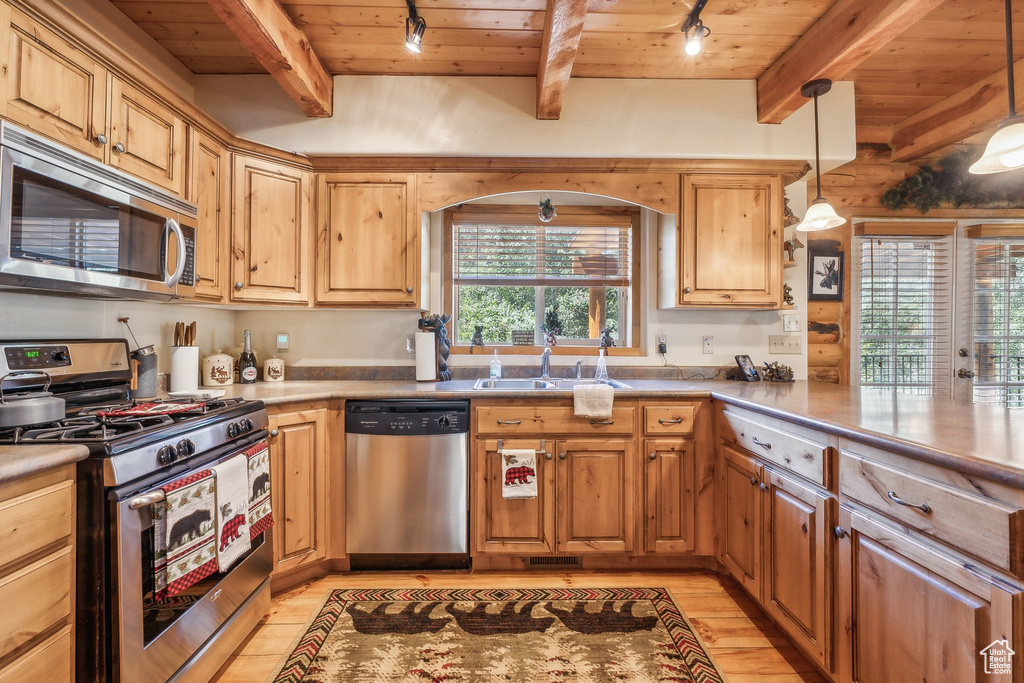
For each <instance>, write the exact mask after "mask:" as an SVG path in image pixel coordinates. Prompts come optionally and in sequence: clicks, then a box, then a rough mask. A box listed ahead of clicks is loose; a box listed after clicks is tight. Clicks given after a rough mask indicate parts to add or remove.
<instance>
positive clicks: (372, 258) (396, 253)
mask: <svg viewBox="0 0 1024 683" xmlns="http://www.w3.org/2000/svg"><path fill="white" fill-rule="evenodd" d="M317 225H318V230H317V273H316V280H317V283H316V303H317V305H339V306H374V307H413V308H418V307H419V304H420V291H419V290H420V262H421V254H422V244H421V239H420V235H421V232H422V231H421V227H420V218H419V212H418V211H417V203H416V176H415V175H401V174H399V175H374V174H369V175H366V174H361V175H352V174H339V173H325V174H321V175H320V176H319V180H318V192H317Z"/></svg>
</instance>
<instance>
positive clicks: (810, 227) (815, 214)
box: [796, 197, 846, 232]
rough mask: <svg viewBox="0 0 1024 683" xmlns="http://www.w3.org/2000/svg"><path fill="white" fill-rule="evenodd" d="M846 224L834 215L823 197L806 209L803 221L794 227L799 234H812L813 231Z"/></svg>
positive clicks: (841, 218) (842, 219)
mask: <svg viewBox="0 0 1024 683" xmlns="http://www.w3.org/2000/svg"><path fill="white" fill-rule="evenodd" d="M845 222H846V219H845V218H843V217H842V216H840V215H839V214H837V213H836V210H835V209H833V208H832V205H831V204H829V203H828V200H826V199H825V198H824V197H818V198H817V199H815V200H814V201H813V202H811V205H810V206H809V207H807V212H806V213H805V214H804V219H803V220H802V221H800V224H799V225H797V226H796V229H797V230H799V231H800V232H813V231H815V230H828V229H829V228H838V227H839V226H840V225H842V224H843V223H845Z"/></svg>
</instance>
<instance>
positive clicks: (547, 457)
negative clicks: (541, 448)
mask: <svg viewBox="0 0 1024 683" xmlns="http://www.w3.org/2000/svg"><path fill="white" fill-rule="evenodd" d="M553 457H554V456H553V455H551V454H550V453H548V452H547V451H545V452H544V459H545V460H550V459H551V458H553Z"/></svg>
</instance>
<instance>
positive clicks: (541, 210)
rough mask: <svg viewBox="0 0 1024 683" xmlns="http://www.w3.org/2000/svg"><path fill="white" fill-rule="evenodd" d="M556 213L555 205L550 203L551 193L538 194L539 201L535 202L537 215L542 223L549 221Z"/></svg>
mask: <svg viewBox="0 0 1024 683" xmlns="http://www.w3.org/2000/svg"><path fill="white" fill-rule="evenodd" d="M557 215H558V211H556V210H555V205H554V204H552V203H551V195H549V194H547V193H545V194H542V195H541V196H540V203H539V204H537V217H538V218H540V220H541V222H542V223H550V222H551V221H553V220H554V219H555V216H557Z"/></svg>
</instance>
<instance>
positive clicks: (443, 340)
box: [416, 313, 452, 382]
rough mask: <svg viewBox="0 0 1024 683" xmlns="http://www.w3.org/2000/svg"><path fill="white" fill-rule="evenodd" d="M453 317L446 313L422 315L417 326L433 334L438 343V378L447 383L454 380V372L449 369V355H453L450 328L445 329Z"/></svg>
mask: <svg viewBox="0 0 1024 683" xmlns="http://www.w3.org/2000/svg"><path fill="white" fill-rule="evenodd" d="M451 319H452V317H451V316H450V315H449V314H447V313H445V314H443V315H439V314H434V315H432V316H430V317H427V316H426V314H421V315H420V319H419V320H418V321H417V322H416V325H417V326H418V327H419V328H420V329H421V330H423V331H424V332H433V333H434V338H435V339H436V341H437V378H438V379H439V380H441V381H442V382H447V381H449V380H450V379H451V378H452V371H451V370H449V369H448V354H449V353H451V346H452V344H451V341H449V339H448V328H447V327H445V326H446V325H447V324H448V322H449V321H450V320H451Z"/></svg>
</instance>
